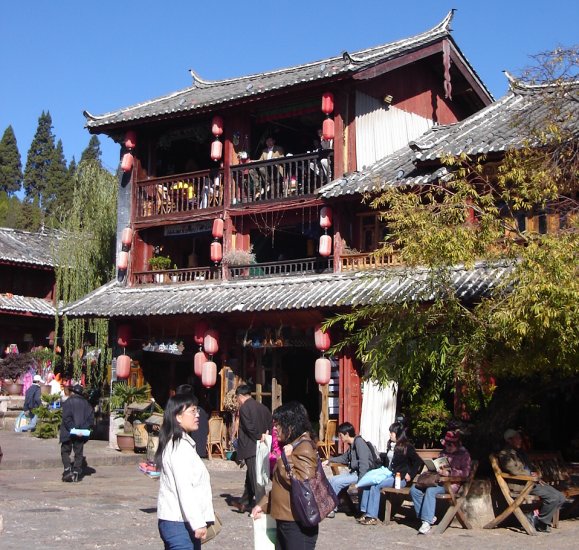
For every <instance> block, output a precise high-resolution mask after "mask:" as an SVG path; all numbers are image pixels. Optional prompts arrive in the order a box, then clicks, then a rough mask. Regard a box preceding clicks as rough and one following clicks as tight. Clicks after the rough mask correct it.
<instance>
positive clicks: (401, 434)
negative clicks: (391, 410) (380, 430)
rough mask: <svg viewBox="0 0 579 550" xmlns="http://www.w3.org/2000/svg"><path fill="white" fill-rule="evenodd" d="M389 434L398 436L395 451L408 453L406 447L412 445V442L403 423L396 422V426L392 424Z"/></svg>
mask: <svg viewBox="0 0 579 550" xmlns="http://www.w3.org/2000/svg"><path fill="white" fill-rule="evenodd" d="M388 431H389V432H392V433H395V434H396V444H395V445H394V450H396V449H398V450H399V451H402V452H404V453H405V452H406V447H408V445H410V441H409V440H408V435H407V433H406V427H405V426H404V424H403V423H402V422H394V424H390V427H389V428H388Z"/></svg>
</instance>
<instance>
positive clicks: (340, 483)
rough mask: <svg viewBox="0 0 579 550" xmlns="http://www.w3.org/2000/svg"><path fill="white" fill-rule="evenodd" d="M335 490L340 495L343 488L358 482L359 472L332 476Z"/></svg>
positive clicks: (331, 479)
mask: <svg viewBox="0 0 579 550" xmlns="http://www.w3.org/2000/svg"><path fill="white" fill-rule="evenodd" d="M328 481H329V482H330V485H331V486H332V489H334V492H335V493H336V494H337V495H339V494H340V491H341V490H342V489H346V488H348V487H349V486H350V485H351V484H352V483H357V482H358V474H357V473H356V472H351V473H349V474H340V475H337V476H332V477H331V478H330V479H329V480H328Z"/></svg>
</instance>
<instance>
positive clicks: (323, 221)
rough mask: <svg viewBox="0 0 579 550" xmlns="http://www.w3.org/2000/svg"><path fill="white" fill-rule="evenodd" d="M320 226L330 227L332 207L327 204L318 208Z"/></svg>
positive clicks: (323, 227)
mask: <svg viewBox="0 0 579 550" xmlns="http://www.w3.org/2000/svg"><path fill="white" fill-rule="evenodd" d="M320 227H321V228H322V229H328V228H330V227H332V209H331V208H330V207H329V206H323V207H322V209H321V210H320Z"/></svg>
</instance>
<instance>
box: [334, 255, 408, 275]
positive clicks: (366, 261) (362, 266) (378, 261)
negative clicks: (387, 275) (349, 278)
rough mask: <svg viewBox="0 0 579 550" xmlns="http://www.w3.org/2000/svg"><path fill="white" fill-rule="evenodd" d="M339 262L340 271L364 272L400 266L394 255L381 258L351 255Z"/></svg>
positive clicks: (396, 256) (397, 258) (398, 259)
mask: <svg viewBox="0 0 579 550" xmlns="http://www.w3.org/2000/svg"><path fill="white" fill-rule="evenodd" d="M340 261H341V262H342V271H365V270H369V269H380V268H382V267H389V266H394V265H400V264H401V262H400V258H399V256H398V255H396V254H385V255H383V256H376V255H374V254H351V255H348V256H342V257H341V258H340Z"/></svg>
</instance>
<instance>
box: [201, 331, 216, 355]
mask: <svg viewBox="0 0 579 550" xmlns="http://www.w3.org/2000/svg"><path fill="white" fill-rule="evenodd" d="M203 348H204V349H205V353H208V354H209V355H215V354H216V353H217V352H218V351H219V333H218V332H217V331H216V330H215V329H212V328H210V329H209V330H208V331H207V332H206V333H205V338H204V339H203Z"/></svg>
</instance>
